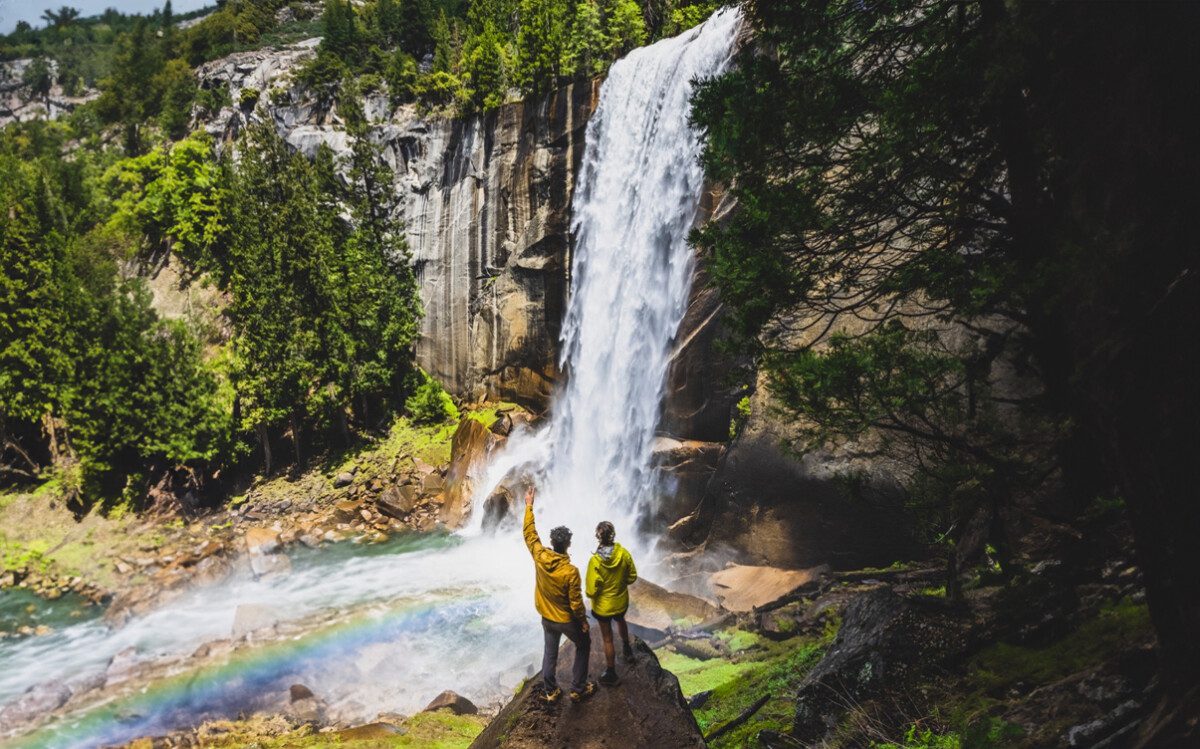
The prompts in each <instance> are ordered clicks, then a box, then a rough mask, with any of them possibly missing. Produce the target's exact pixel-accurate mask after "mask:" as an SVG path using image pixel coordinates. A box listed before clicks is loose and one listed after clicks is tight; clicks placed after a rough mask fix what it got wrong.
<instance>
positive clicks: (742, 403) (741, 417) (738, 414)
mask: <svg viewBox="0 0 1200 749" xmlns="http://www.w3.org/2000/svg"><path fill="white" fill-rule="evenodd" d="M749 420H750V396H749V395H744V396H742V397H741V399H739V400H738V402H737V403H736V404H734V407H733V418H732V419H730V420H729V439H733V438H734V437H737V436H738V434H739V433H740V432H741V431H742V427H744V426H745V425H746V422H747V421H749Z"/></svg>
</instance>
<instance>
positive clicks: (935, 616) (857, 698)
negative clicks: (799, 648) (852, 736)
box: [792, 587, 974, 746]
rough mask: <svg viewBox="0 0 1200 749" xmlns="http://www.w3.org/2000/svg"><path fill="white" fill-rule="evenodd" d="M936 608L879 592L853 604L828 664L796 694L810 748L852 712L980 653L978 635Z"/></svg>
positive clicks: (798, 726)
mask: <svg viewBox="0 0 1200 749" xmlns="http://www.w3.org/2000/svg"><path fill="white" fill-rule="evenodd" d="M966 625H967V623H966V622H963V621H960V620H959V619H958V618H957V616H956V614H954V613H953V612H951V611H949V610H947V609H946V608H945V607H942V606H938V605H936V604H921V603H917V602H915V601H912V600H910V599H907V598H904V597H901V596H899V595H897V594H896V593H895V592H893V591H892V590H891V589H890V588H884V587H880V588H876V589H874V590H870V591H867V592H865V593H863V594H862V595H859V596H858V597H856V598H854V599H853V600H851V601H850V603H849V604H847V605H846V609H845V611H844V612H843V615H842V626H841V628H840V629H839V630H838V635H837V638H836V639H835V640H834V641H833V644H832V645H831V646H830V647H829V649H828V651H827V652H826V654H825V657H824V658H822V659H821V661H820V663H818V664H817V665H816V666H815V667H814V668H813V670H812V671H810V672H809V673H808V675H807V676H805V678H804V681H802V682H801V683H800V687H799V689H798V690H797V693H796V720H795V724H794V726H793V729H792V733H793V735H794V736H795V738H797V739H799V740H800V741H801V742H803V745H804V746H809V745H812V744H820V743H821V742H822V741H823V739H825V738H828V737H830V736H831V735H832V734H833V732H835V731H836V730H837V728H838V726H839V725H840V724H841V720H842V717H843V716H844V715H845V712H846V709H847V707H848V706H851V705H857V704H861V703H865V702H867V701H868V700H871V699H874V698H876V697H879V696H882V695H883V694H884V693H885V691H886V690H892V691H896V690H902V689H903V685H905V684H907V683H910V682H911V681H913V680H914V679H916V678H917V677H918V676H921V675H923V674H927V673H930V672H931V671H935V670H937V669H938V668H940V667H944V666H946V665H947V664H950V663H953V662H955V661H956V660H958V659H960V658H961V657H962V656H963V655H964V654H965V653H967V652H969V650H970V649H971V648H972V647H973V645H974V642H973V640H972V638H973V635H972V634H971V628H970V627H969V626H966Z"/></svg>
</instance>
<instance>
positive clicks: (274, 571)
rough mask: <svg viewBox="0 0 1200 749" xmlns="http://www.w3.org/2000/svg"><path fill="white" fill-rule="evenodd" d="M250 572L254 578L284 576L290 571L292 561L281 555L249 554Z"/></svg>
mask: <svg viewBox="0 0 1200 749" xmlns="http://www.w3.org/2000/svg"><path fill="white" fill-rule="evenodd" d="M250 570H251V571H252V572H253V573H254V576H255V577H266V576H267V575H284V574H287V573H288V572H291V571H292V560H291V559H289V558H288V557H286V556H284V555H283V554H251V555H250Z"/></svg>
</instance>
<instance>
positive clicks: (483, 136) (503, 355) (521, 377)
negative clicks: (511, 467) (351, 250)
mask: <svg viewBox="0 0 1200 749" xmlns="http://www.w3.org/2000/svg"><path fill="white" fill-rule="evenodd" d="M594 104H595V93H594V89H593V86H591V85H589V84H587V83H583V84H575V85H571V86H567V87H566V88H563V89H560V90H558V91H556V92H554V93H552V94H550V95H549V96H548V97H546V98H544V99H541V100H536V101H526V102H521V103H514V104H509V105H506V106H504V107H501V108H500V109H498V110H496V111H494V112H491V113H489V114H488V115H486V116H484V117H475V118H472V119H469V120H438V121H432V122H428V123H425V124H424V126H423V130H424V132H423V133H421V134H422V135H423V137H415V138H409V139H407V140H406V139H404V138H401V139H400V140H399V141H396V142H395V144H394V145H390V147H389V148H390V157H391V158H393V159H394V160H395V164H394V166H395V167H396V169H397V172H398V173H400V174H402V175H404V176H403V186H404V193H403V194H402V195H401V196H400V210H401V211H402V215H403V216H404V219H405V221H406V223H407V226H408V238H409V246H410V247H411V248H412V251H413V259H414V260H415V262H416V268H417V279H418V281H419V282H420V285H421V298H422V301H423V302H424V305H425V321H424V326H423V329H422V335H421V340H420V342H419V343H418V344H417V358H418V360H419V361H420V363H421V365H422V366H423V367H425V368H426V369H427V370H428V371H429V372H430V373H431V374H433V375H434V376H435V377H437V378H438V379H439V380H441V381H442V382H443V383H444V384H445V385H446V387H448V388H450V389H452V390H454V391H456V392H459V393H463V394H471V395H484V394H488V395H493V396H499V397H502V398H506V399H512V400H517V401H523V402H526V403H530V404H532V405H541V404H544V403H545V402H546V401H547V399H548V398H549V395H550V392H551V389H552V386H553V382H554V379H555V376H556V373H557V358H558V333H559V325H560V321H561V318H562V309H563V303H564V301H565V297H566V293H567V285H568V273H569V268H570V263H569V255H570V235H569V225H570V204H571V192H572V189H573V187H574V175H575V172H576V169H577V167H578V165H579V161H580V159H581V158H582V155H583V144H584V138H583V135H584V130H585V128H586V125H587V119H588V116H589V115H590V114H591V111H592V109H593V107H594ZM418 127H420V126H418ZM416 132H421V131H420V130H419V129H418V130H416Z"/></svg>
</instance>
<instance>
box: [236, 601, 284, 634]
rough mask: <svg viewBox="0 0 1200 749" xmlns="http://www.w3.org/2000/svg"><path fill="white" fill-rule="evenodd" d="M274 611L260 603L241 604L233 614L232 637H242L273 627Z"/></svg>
mask: <svg viewBox="0 0 1200 749" xmlns="http://www.w3.org/2000/svg"><path fill="white" fill-rule="evenodd" d="M275 621H276V619H275V609H274V607H272V606H267V605H265V604H261V603H243V604H241V605H239V606H238V607H237V610H236V611H234V612H233V637H234V638H235V639H236V638H239V637H244V636H246V635H248V634H250V633H251V632H257V631H259V630H262V629H267V628H268V627H273V626H274V625H275Z"/></svg>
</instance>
